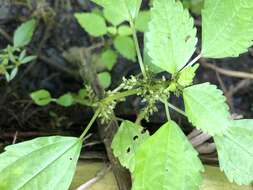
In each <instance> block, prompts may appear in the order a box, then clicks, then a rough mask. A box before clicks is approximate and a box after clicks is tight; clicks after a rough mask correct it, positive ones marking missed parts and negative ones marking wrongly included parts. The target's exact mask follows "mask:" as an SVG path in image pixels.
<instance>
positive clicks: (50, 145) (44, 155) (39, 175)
mask: <svg viewBox="0 0 253 190" xmlns="http://www.w3.org/2000/svg"><path fill="white" fill-rule="evenodd" d="M81 146H82V141H81V140H80V139H78V138H74V137H60V136H54V137H41V138H37V139H34V140H31V141H26V142H23V143H19V144H15V145H11V146H7V147H6V148H5V152H4V153H2V154H1V155H0V189H3V190H4V189H6V190H7V189H19V190H30V189H33V190H48V189H61V190H67V189H68V188H69V186H70V183H71V180H72V178H73V175H74V172H75V168H76V163H77V160H78V157H79V153H80V150H81Z"/></svg>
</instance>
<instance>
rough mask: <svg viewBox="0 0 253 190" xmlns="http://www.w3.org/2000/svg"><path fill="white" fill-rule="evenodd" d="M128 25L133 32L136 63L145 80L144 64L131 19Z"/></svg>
mask: <svg viewBox="0 0 253 190" xmlns="http://www.w3.org/2000/svg"><path fill="white" fill-rule="evenodd" d="M129 23H130V27H131V29H132V32H133V38H134V44H135V49H136V53H137V57H138V62H139V65H140V68H141V72H142V74H143V76H144V78H147V73H146V70H145V66H144V63H143V60H142V56H141V51H140V46H139V42H138V38H137V35H136V29H135V26H134V21H133V19H130V21H129Z"/></svg>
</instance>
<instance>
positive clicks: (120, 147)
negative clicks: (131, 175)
mask: <svg viewBox="0 0 253 190" xmlns="http://www.w3.org/2000/svg"><path fill="white" fill-rule="evenodd" d="M148 137H149V134H148V132H147V131H144V129H143V128H142V127H141V126H139V125H137V124H135V123H132V122H130V121H124V122H123V123H122V124H121V125H120V128H119V129H118V132H117V133H116V135H115V137H114V139H113V142H112V149H113V153H114V155H115V156H116V157H118V158H119V160H120V163H121V165H122V166H124V167H126V168H128V169H129V170H130V171H131V172H133V170H134V167H135V154H136V151H137V149H138V148H139V146H140V145H141V144H142V143H143V142H145V140H147V138H148Z"/></svg>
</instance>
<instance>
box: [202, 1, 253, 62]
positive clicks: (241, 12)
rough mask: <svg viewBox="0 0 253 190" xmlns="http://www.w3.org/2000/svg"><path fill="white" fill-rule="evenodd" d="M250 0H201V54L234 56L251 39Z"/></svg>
mask: <svg viewBox="0 0 253 190" xmlns="http://www.w3.org/2000/svg"><path fill="white" fill-rule="evenodd" d="M252 23H253V1H251V0H238V1H231V0H205V1H204V10H203V11H202V55H203V56H204V57H206V58H224V57H237V56H239V54H241V53H244V52H246V51H247V48H249V47H250V46H251V45H252V44H253V43H252V40H253V26H252Z"/></svg>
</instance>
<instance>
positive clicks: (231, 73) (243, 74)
mask: <svg viewBox="0 0 253 190" xmlns="http://www.w3.org/2000/svg"><path fill="white" fill-rule="evenodd" d="M199 62H200V63H201V64H202V65H203V66H204V67H206V68H210V69H212V70H214V71H216V72H218V73H220V74H222V75H226V76H230V77H235V78H244V79H253V73H247V72H241V71H233V70H228V69H223V68H220V67H217V66H215V65H213V64H210V63H207V62H206V60H205V59H203V58H201V59H200V61H199Z"/></svg>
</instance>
